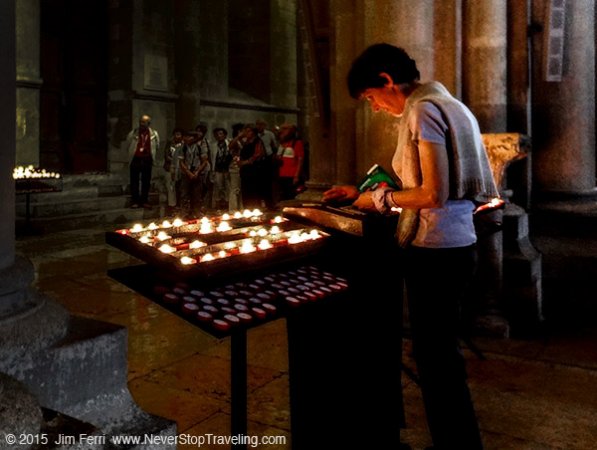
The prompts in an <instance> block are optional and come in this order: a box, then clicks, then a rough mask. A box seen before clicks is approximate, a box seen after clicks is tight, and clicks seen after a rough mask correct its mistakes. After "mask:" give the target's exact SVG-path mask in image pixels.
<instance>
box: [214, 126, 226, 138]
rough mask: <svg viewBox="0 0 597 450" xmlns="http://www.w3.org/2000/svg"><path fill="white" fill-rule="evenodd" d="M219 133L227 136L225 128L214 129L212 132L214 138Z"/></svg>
mask: <svg viewBox="0 0 597 450" xmlns="http://www.w3.org/2000/svg"><path fill="white" fill-rule="evenodd" d="M219 131H221V132H222V133H224V135H225V136H228V131H227V130H226V128H222V127H217V128H214V129H213V130H212V133H213V135H214V136H215V135H216V134H217V133H218V132H219Z"/></svg>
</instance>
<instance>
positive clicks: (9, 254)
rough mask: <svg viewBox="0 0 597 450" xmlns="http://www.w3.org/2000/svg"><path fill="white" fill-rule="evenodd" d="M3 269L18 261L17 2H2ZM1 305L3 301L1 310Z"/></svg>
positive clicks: (0, 145)
mask: <svg viewBox="0 0 597 450" xmlns="http://www.w3.org/2000/svg"><path fill="white" fill-rule="evenodd" d="M0 8H1V9H0V11H1V13H0V54H2V55H3V57H2V60H3V63H2V65H0V92H1V93H2V108H0V128H1V129H2V133H0V148H2V151H0V168H1V170H2V172H1V174H0V199H2V201H1V202H0V208H1V209H2V214H1V215H0V270H5V269H7V268H8V267H11V266H12V265H13V264H14V262H15V183H14V181H13V178H12V170H13V168H14V166H15V110H16V94H15V92H16V55H15V29H16V28H15V1H14V0H8V1H6V2H1V4H0ZM1 309H2V305H1V304H0V310H1Z"/></svg>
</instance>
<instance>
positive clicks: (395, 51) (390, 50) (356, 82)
mask: <svg viewBox="0 0 597 450" xmlns="http://www.w3.org/2000/svg"><path fill="white" fill-rule="evenodd" d="M382 72H385V73H387V74H388V75H389V76H390V77H392V80H393V81H394V83H396V84H401V83H411V82H413V81H416V80H418V79H419V78H420V77H421V74H420V73H419V70H418V69H417V63H416V62H415V60H414V59H412V58H411V57H410V56H408V53H406V51H405V50H404V49H403V48H400V47H395V46H393V45H390V44H385V43H382V44H374V45H372V46H370V47H368V48H367V49H365V51H364V52H363V53H361V55H360V56H359V57H357V59H355V60H354V61H353V63H352V67H351V68H350V71H349V72H348V80H347V81H348V91H349V92H350V96H351V97H353V98H357V99H358V98H359V97H360V96H361V94H362V93H363V92H364V91H365V90H366V89H369V88H378V87H382V86H384V85H385V84H386V82H387V81H386V79H385V78H383V77H380V76H379V74H380V73H382Z"/></svg>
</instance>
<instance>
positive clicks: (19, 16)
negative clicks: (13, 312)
mask: <svg viewBox="0 0 597 450" xmlns="http://www.w3.org/2000/svg"><path fill="white" fill-rule="evenodd" d="M16 24H17V27H16V52H17V55H16V56H17V59H16V61H17V90H16V92H17V104H16V108H17V136H16V146H17V147H16V149H17V152H16V164H17V165H29V164H33V165H34V166H37V165H39V98H40V87H41V83H42V80H41V78H40V76H41V74H40V63H39V61H40V60H39V42H40V6H39V0H23V1H19V2H17V4H16Z"/></svg>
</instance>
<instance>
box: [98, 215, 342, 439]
mask: <svg viewBox="0 0 597 450" xmlns="http://www.w3.org/2000/svg"><path fill="white" fill-rule="evenodd" d="M328 238H329V234H327V233H325V232H323V231H321V230H317V229H314V228H312V227H310V228H305V226H304V225H301V224H300V223H298V222H293V221H289V220H288V219H285V218H283V217H282V216H276V215H272V214H269V215H268V214H261V213H260V212H258V211H255V212H251V211H245V213H244V214H240V215H239V214H237V215H236V217H235V216H234V215H232V216H229V215H226V216H218V217H213V218H203V219H198V220H192V221H187V222H183V221H172V222H170V221H165V222H163V223H162V224H161V225H157V224H149V225H147V226H142V225H140V224H139V225H136V226H134V227H132V228H130V229H124V230H118V231H114V232H108V233H106V241H107V243H109V244H110V245H113V246H115V247H117V248H119V249H121V250H123V251H125V252H127V253H129V254H131V255H133V256H135V257H137V258H139V259H141V260H143V261H145V262H146V264H143V265H140V266H134V267H126V268H122V269H115V270H111V271H110V272H109V274H110V276H112V277H113V278H114V279H116V280H118V281H120V282H122V283H123V284H126V285H127V286H129V287H131V288H132V289H134V290H136V291H138V292H139V293H141V294H142V295H144V296H146V297H147V298H149V299H150V300H152V301H154V302H156V303H158V304H160V305H161V306H163V307H164V308H166V309H168V310H169V311H171V312H173V313H174V314H176V315H178V316H180V317H182V318H183V319H185V320H187V321H189V322H190V323H192V324H193V325H195V326H197V327H199V328H201V329H202V330H204V331H206V332H208V333H210V334H211V335H213V336H215V337H217V338H225V337H230V339H231V409H232V411H231V431H232V435H234V436H236V435H241V436H242V435H246V432H247V353H246V352H247V331H248V330H250V329H251V328H253V327H257V326H260V325H262V324H264V323H267V322H269V321H271V320H276V319H279V318H292V317H295V316H296V317H298V316H297V314H298V311H301V313H300V314H299V315H302V314H306V315H312V314H316V313H317V311H316V310H317V309H320V308H321V307H322V306H323V305H328V304H330V303H333V302H337V301H341V299H342V298H343V295H344V292H345V291H346V290H347V289H348V284H347V280H346V279H344V278H342V277H341V276H338V275H336V274H334V273H332V272H329V271H327V270H325V269H323V268H320V267H319V266H318V265H315V264H313V256H314V255H316V254H318V253H319V252H320V251H321V250H322V249H323V246H324V244H325V243H326V241H327V240H328ZM274 267H275V268H274ZM148 280H151V281H148ZM290 320H293V319H290ZM289 333H290V332H289ZM289 340H292V339H291V338H290V336H289ZM291 377H292V375H291ZM293 381H294V378H293ZM234 448H239V449H240V448H243V449H244V448H246V444H243V443H239V444H237V445H235V446H234ZM295 448H297V447H296V446H295Z"/></svg>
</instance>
